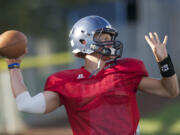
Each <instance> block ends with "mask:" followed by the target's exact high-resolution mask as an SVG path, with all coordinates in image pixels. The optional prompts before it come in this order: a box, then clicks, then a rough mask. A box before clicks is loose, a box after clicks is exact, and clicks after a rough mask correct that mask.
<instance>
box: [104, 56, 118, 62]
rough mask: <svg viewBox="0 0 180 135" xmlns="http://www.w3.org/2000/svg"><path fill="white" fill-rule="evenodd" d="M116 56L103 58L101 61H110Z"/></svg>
mask: <svg viewBox="0 0 180 135" xmlns="http://www.w3.org/2000/svg"><path fill="white" fill-rule="evenodd" d="M115 58H116V56H103V60H104V61H106V60H111V59H115Z"/></svg>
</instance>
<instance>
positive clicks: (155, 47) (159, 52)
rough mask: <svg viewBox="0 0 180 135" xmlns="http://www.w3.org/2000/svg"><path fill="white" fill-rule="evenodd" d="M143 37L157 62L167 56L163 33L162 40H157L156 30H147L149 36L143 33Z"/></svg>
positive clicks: (165, 39)
mask: <svg viewBox="0 0 180 135" xmlns="http://www.w3.org/2000/svg"><path fill="white" fill-rule="evenodd" d="M145 39H146V41H147V43H148V44H149V46H150V47H151V49H152V51H153V54H154V56H155V58H156V61H157V62H160V61H162V60H164V59H165V58H166V57H167V56H168V54H167V49H166V44H167V40H168V36H167V35H165V37H164V40H163V42H161V41H160V40H159V36H158V34H157V33H156V32H154V33H152V32H149V36H148V35H145Z"/></svg>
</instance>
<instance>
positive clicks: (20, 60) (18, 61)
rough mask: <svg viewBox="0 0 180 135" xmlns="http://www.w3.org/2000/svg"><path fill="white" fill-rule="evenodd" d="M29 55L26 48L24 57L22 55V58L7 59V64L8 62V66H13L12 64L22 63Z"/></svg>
mask: <svg viewBox="0 0 180 135" xmlns="http://www.w3.org/2000/svg"><path fill="white" fill-rule="evenodd" d="M27 53H28V50H27V48H26V50H25V53H24V54H23V55H21V56H20V57H18V58H16V59H9V58H6V62H7V64H8V65H9V64H12V63H21V62H22V60H23V58H24V56H25V55H26V54H27Z"/></svg>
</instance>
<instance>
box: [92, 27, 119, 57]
mask: <svg viewBox="0 0 180 135" xmlns="http://www.w3.org/2000/svg"><path fill="white" fill-rule="evenodd" d="M104 33H106V34H109V35H110V36H111V40H107V41H101V40H100V39H99V37H100V36H101V35H102V34H104ZM117 35H118V33H117V32H116V31H115V30H113V29H110V28H104V29H99V30H96V32H95V34H94V37H93V41H94V44H92V45H91V46H90V47H91V49H92V50H93V51H94V52H97V53H99V54H101V55H103V56H115V58H116V59H117V58H120V57H121V56H122V51H123V44H122V43H121V42H120V41H117V40H116V37H117Z"/></svg>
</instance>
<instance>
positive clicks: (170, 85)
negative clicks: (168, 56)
mask: <svg viewBox="0 0 180 135" xmlns="http://www.w3.org/2000/svg"><path fill="white" fill-rule="evenodd" d="M161 83H162V85H163V87H164V89H165V90H166V91H167V92H168V93H169V97H176V96H178V95H179V86H178V80H177V76H176V74H175V75H173V76H171V77H163V78H162V79H161Z"/></svg>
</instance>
